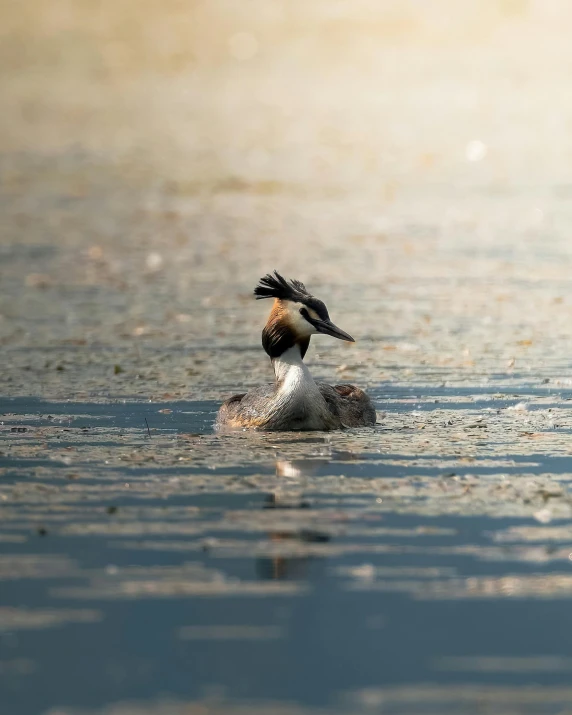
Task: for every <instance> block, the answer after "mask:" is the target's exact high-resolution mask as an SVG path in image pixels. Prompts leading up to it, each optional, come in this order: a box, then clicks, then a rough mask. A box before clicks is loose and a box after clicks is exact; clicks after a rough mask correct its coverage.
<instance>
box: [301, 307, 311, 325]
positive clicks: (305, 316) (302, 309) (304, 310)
mask: <svg viewBox="0 0 572 715" xmlns="http://www.w3.org/2000/svg"><path fill="white" fill-rule="evenodd" d="M300 315H301V316H302V317H303V318H305V319H306V320H307V321H308V322H310V315H309V313H308V311H307V310H306V308H300Z"/></svg>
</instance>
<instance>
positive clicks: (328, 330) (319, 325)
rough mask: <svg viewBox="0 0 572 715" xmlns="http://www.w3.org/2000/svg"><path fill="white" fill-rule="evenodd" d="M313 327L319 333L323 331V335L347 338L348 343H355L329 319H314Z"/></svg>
mask: <svg viewBox="0 0 572 715" xmlns="http://www.w3.org/2000/svg"><path fill="white" fill-rule="evenodd" d="M314 327H315V328H316V330H317V331H318V332H319V333H323V334H324V335H331V336H332V338H339V339H340V340H347V341H348V343H355V340H354V339H353V338H352V336H351V335H348V333H345V332H344V331H343V330H341V329H340V328H338V327H337V325H334V324H333V323H332V321H331V320H316V321H315V322H314Z"/></svg>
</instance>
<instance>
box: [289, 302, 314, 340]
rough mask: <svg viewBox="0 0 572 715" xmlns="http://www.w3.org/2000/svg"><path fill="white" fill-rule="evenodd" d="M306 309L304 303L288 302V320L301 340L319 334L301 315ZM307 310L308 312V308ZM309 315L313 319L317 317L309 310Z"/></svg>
mask: <svg viewBox="0 0 572 715" xmlns="http://www.w3.org/2000/svg"><path fill="white" fill-rule="evenodd" d="M305 307H306V306H305V305H304V304H303V303H292V302H288V320H289V321H290V325H291V326H292V327H293V328H294V330H295V331H296V334H297V335H298V336H300V337H301V338H308V337H310V335H314V334H315V333H317V332H318V331H317V330H316V328H315V327H314V326H313V325H312V324H311V323H309V322H308V321H307V320H306V318H304V317H303V316H302V315H300V310H301V309H302V308H305ZM306 310H308V308H306ZM308 314H309V315H311V316H312V317H314V315H315V313H314V311H313V310H308ZM316 318H317V316H316Z"/></svg>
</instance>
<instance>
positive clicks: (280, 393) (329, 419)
mask: <svg viewBox="0 0 572 715" xmlns="http://www.w3.org/2000/svg"><path fill="white" fill-rule="evenodd" d="M254 295H255V296H256V298H257V300H261V299H263V298H274V305H273V306H272V310H271V311H270V316H269V317H268V321H267V323H266V325H265V327H264V330H263V331H262V346H263V347H264V350H265V351H266V352H267V354H268V355H269V357H270V360H271V362H272V366H273V368H274V376H275V382H274V385H265V386H263V387H258V388H256V389H255V390H252V391H251V392H248V393H245V394H242V395H234V397H231V398H230V399H229V400H227V401H226V402H224V403H223V404H222V406H221V408H220V410H219V412H218V415H217V420H216V427H217V428H221V427H230V428H243V429H244V428H250V429H260V430H334V429H342V428H343V427H366V426H370V425H374V424H375V419H376V414H375V408H374V406H373V404H372V402H371V400H370V398H369V397H368V396H367V395H366V393H365V392H364V391H363V390H360V388H359V387H356V386H355V385H334V386H332V385H327V384H326V383H324V382H318V383H316V382H314V380H313V379H312V376H311V375H310V371H309V370H308V368H307V367H306V365H305V364H304V362H303V358H304V355H305V354H306V351H307V350H308V346H309V344H310V336H312V335H315V334H316V333H323V334H325V335H331V336H332V337H334V338H339V339H340V340H347V341H349V342H352V343H353V342H355V341H354V339H353V338H352V337H351V335H348V334H347V333H345V332H344V331H343V330H340V328H338V327H336V326H335V325H334V324H333V323H332V321H331V320H330V316H329V315H328V310H327V308H326V306H325V305H324V303H322V301H321V300H318V298H315V297H314V296H313V295H311V294H310V293H308V291H307V290H306V286H305V285H304V284H303V283H300V281H296V280H290V281H286V280H285V279H284V278H283V277H282V276H281V275H280V274H279V273H278V272H277V271H274V275H270V274H268V275H266V276H264V278H261V279H260V282H259V284H258V285H257V286H256V288H255V289H254Z"/></svg>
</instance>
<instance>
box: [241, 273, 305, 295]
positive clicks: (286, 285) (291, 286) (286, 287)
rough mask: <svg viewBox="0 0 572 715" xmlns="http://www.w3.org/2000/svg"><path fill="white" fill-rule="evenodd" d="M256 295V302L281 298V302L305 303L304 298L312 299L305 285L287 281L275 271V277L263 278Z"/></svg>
mask: <svg viewBox="0 0 572 715" xmlns="http://www.w3.org/2000/svg"><path fill="white" fill-rule="evenodd" d="M254 295H255V296H256V300H262V299H263V298H279V299H280V300H292V301H294V302H303V299H304V298H306V299H307V298H309V297H310V294H309V293H308V291H307V290H306V286H305V285H304V284H303V283H300V281H296V280H289V281H287V280H286V279H285V278H283V277H282V276H281V275H280V273H278V271H274V275H272V274H271V273H267V274H266V275H265V276H264V277H263V278H261V279H260V281H259V283H258V285H257V286H256V288H255V289H254Z"/></svg>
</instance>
